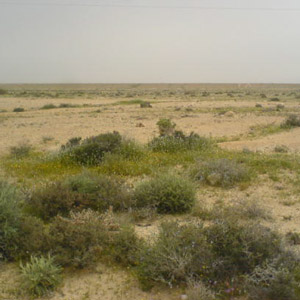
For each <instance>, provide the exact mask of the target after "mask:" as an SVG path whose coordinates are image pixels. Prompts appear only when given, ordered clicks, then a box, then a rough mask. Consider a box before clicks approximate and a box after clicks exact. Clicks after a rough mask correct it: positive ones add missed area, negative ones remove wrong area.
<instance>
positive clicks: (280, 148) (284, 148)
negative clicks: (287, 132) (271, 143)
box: [274, 145, 289, 153]
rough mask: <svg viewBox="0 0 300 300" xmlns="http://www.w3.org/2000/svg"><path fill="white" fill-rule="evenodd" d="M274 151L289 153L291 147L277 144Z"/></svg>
mask: <svg viewBox="0 0 300 300" xmlns="http://www.w3.org/2000/svg"><path fill="white" fill-rule="evenodd" d="M274 152H276V153H288V152H289V148H288V147H287V146H285V145H277V146H275V148H274Z"/></svg>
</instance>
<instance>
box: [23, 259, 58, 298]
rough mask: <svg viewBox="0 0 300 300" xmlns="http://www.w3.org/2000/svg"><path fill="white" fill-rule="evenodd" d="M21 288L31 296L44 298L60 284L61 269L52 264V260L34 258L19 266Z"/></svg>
mask: <svg viewBox="0 0 300 300" xmlns="http://www.w3.org/2000/svg"><path fill="white" fill-rule="evenodd" d="M20 267H21V273H22V279H23V285H22V286H23V288H24V289H25V290H26V291H27V292H28V293H29V294H31V295H33V296H38V297H41V296H44V295H46V294H47V293H49V292H50V291H53V290H55V289H56V288H57V286H58V285H59V284H60V283H61V281H62V277H61V272H62V268H60V267H59V266H57V265H56V264H55V263H54V258H53V257H51V256H48V257H34V256H32V257H31V259H30V262H27V263H26V264H25V265H23V264H21V266H20Z"/></svg>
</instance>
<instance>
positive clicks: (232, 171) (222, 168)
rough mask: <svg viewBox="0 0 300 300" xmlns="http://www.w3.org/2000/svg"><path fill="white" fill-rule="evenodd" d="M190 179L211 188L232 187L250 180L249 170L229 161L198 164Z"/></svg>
mask: <svg viewBox="0 0 300 300" xmlns="http://www.w3.org/2000/svg"><path fill="white" fill-rule="evenodd" d="M191 174H192V177H193V178H194V179H196V180H199V181H200V182H204V183H206V184H209V185H212V186H221V187H232V186H234V185H235V184H236V183H240V182H243V181H247V180H249V179H250V174H249V170H248V169H247V168H246V167H245V166H243V165H242V164H238V163H237V162H235V161H233V160H229V159H218V160H215V161H209V162H200V163H199V164H198V165H197V166H196V167H195V168H194V169H193V170H192V172H191Z"/></svg>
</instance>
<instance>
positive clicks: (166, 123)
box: [156, 119, 176, 136]
mask: <svg viewBox="0 0 300 300" xmlns="http://www.w3.org/2000/svg"><path fill="white" fill-rule="evenodd" d="M156 125H157V126H158V130H159V135H160V136H171V135H173V134H174V131H175V127H176V124H175V123H174V122H172V121H171V120H170V119H160V120H159V121H158V122H157V123H156Z"/></svg>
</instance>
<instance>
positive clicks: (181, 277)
mask: <svg viewBox="0 0 300 300" xmlns="http://www.w3.org/2000/svg"><path fill="white" fill-rule="evenodd" d="M213 260H214V259H213V254H212V251H211V246H210V245H209V244H208V243H207V241H206V238H205V236H204V235H203V228H202V226H198V225H179V224H178V223H177V222H168V223H163V224H162V225H161V227H160V232H159V235H158V237H157V239H155V241H154V242H153V243H149V244H146V245H145V246H144V247H143V248H142V250H141V252H140V257H139V262H138V266H137V273H138V278H139V280H140V282H141V284H142V285H143V287H144V288H150V287H152V286H153V284H154V283H155V282H160V283H164V284H168V285H169V286H173V285H174V284H180V283H187V282H189V281H190V280H192V279H193V278H202V277H203V278H207V277H208V278H209V275H210V272H211V270H210V268H209V266H211V265H212V262H213Z"/></svg>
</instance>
